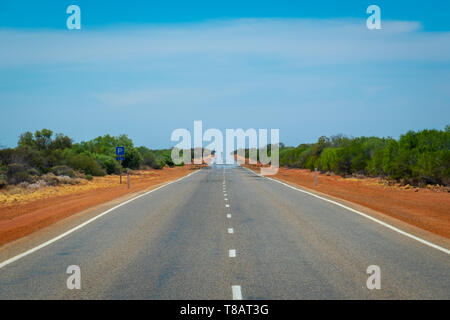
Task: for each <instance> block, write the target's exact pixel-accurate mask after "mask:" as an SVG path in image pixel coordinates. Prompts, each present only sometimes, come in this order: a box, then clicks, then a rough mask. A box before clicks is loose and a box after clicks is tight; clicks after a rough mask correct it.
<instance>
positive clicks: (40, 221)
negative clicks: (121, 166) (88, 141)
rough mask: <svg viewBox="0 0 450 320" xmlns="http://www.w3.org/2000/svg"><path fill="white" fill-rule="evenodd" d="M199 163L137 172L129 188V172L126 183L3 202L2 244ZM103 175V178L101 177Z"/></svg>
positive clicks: (179, 174) (0, 213)
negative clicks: (127, 182) (15, 201)
mask: <svg viewBox="0 0 450 320" xmlns="http://www.w3.org/2000/svg"><path fill="white" fill-rule="evenodd" d="M196 168H197V167H196V166H192V165H186V166H183V167H174V168H164V169H162V170H147V171H145V174H140V175H133V176H132V177H131V181H132V183H131V187H130V189H128V188H127V184H126V176H125V177H123V178H124V179H123V182H122V184H119V183H118V181H119V177H116V178H113V177H110V178H113V179H114V181H116V179H117V186H114V185H113V186H107V187H105V186H104V184H98V187H97V185H96V184H95V179H94V182H92V184H93V185H92V188H91V189H90V190H86V189H84V188H79V191H78V190H77V191H75V192H73V193H71V194H65V195H54V196H50V197H47V198H44V199H38V200H35V201H31V202H22V203H20V202H19V203H14V204H7V205H0V246H1V245H3V244H5V243H7V242H10V241H12V240H15V239H18V238H21V237H23V236H26V235H28V234H30V233H32V232H34V231H36V230H39V229H41V228H43V227H46V226H49V225H51V224H53V223H55V222H57V221H59V220H61V219H64V218H66V217H68V216H70V215H73V214H75V213H78V212H80V211H83V210H85V209H88V208H90V207H93V206H96V205H99V204H102V203H105V202H108V201H110V200H113V199H115V198H118V197H120V196H123V195H125V194H128V193H133V192H137V191H141V190H145V189H150V188H151V187H157V186H158V185H160V184H162V183H164V182H167V181H170V180H175V179H177V178H180V177H182V176H185V175H187V174H189V173H191V172H192V170H194V169H196ZM100 179H101V178H99V180H100Z"/></svg>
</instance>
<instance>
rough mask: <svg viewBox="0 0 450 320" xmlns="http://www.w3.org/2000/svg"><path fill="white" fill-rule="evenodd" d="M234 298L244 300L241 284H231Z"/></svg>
mask: <svg viewBox="0 0 450 320" xmlns="http://www.w3.org/2000/svg"><path fill="white" fill-rule="evenodd" d="M231 292H232V294H233V300H242V292H241V286H231Z"/></svg>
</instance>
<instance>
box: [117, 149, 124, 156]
mask: <svg viewBox="0 0 450 320" xmlns="http://www.w3.org/2000/svg"><path fill="white" fill-rule="evenodd" d="M124 155H125V147H116V156H124Z"/></svg>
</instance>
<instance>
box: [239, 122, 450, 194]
mask: <svg viewBox="0 0 450 320" xmlns="http://www.w3.org/2000/svg"><path fill="white" fill-rule="evenodd" d="M279 150H280V166H286V167H292V168H305V169H310V170H314V168H318V170H320V171H321V172H333V173H335V174H338V175H342V176H348V175H365V176H372V177H385V178H389V179H393V180H396V181H399V182H401V183H404V184H411V185H425V184H440V185H446V186H448V185H450V126H448V125H447V126H446V128H445V130H422V131H417V132H414V131H409V132H407V133H406V134H403V135H401V136H400V138H399V139H398V140H397V139H393V138H378V137H357V138H350V137H346V136H344V135H335V136H331V137H325V136H322V137H320V138H319V139H318V141H317V142H316V143H313V144H300V145H299V146H297V147H286V146H284V145H283V144H280V148H279ZM246 151H247V152H246V155H248V150H246Z"/></svg>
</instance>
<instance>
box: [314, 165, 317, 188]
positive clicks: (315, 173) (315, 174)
mask: <svg viewBox="0 0 450 320" xmlns="http://www.w3.org/2000/svg"><path fill="white" fill-rule="evenodd" d="M314 186H317V168H315V169H314Z"/></svg>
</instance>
